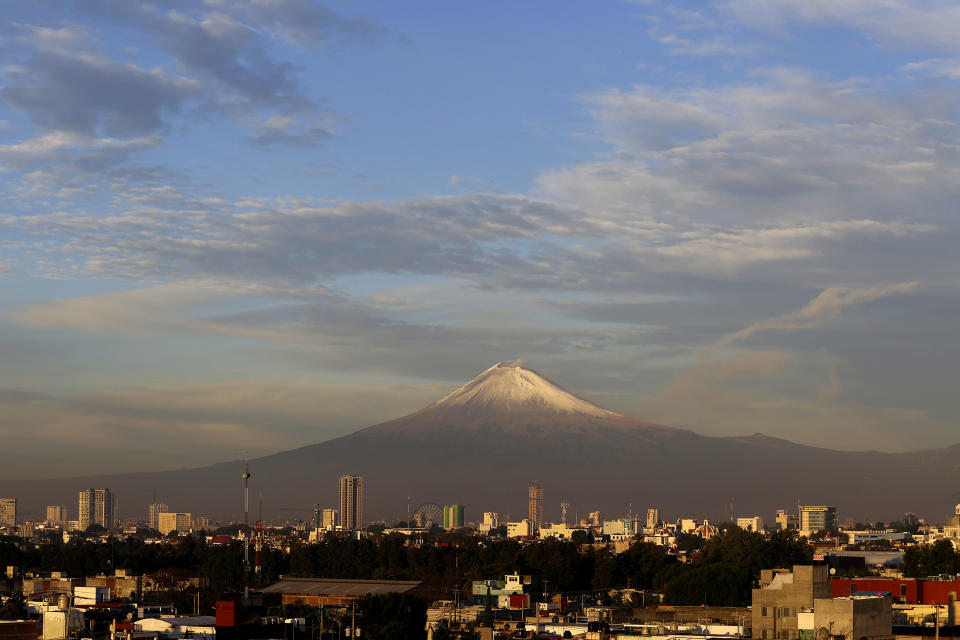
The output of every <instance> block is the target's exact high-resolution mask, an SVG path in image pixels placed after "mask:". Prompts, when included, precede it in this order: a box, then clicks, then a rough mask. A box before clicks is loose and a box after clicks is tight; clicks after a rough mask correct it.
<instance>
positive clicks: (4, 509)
mask: <svg viewBox="0 0 960 640" xmlns="http://www.w3.org/2000/svg"><path fill="white" fill-rule="evenodd" d="M16 524H17V499H16V498H0V527H14V526H16Z"/></svg>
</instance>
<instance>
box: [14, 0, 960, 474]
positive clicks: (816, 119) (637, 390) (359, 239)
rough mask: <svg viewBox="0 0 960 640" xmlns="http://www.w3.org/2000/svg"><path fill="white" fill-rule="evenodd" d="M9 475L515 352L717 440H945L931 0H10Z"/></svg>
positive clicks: (425, 379) (943, 260)
mask: <svg viewBox="0 0 960 640" xmlns="http://www.w3.org/2000/svg"><path fill="white" fill-rule="evenodd" d="M2 4H3V11H2V12H0V15H2V16H3V17H2V22H0V438H2V441H3V442H4V447H3V449H4V450H5V451H7V452H12V453H13V454H14V455H12V456H11V455H9V454H4V456H3V459H4V461H3V464H2V465H0V479H2V478H3V477H10V478H12V477H23V476H24V474H29V475H31V476H33V477H59V476H65V475H83V474H89V473H94V472H101V471H104V470H115V471H118V472H119V471H131V470H160V469H176V468H183V467H192V466H199V465H205V464H208V463H213V462H218V461H223V460H233V459H236V458H238V457H241V456H244V455H248V456H251V457H255V456H257V455H260V454H265V453H269V452H274V451H279V450H284V449H289V448H293V447H297V446H301V445H305V444H310V443H315V442H319V441H322V440H326V439H329V438H332V437H336V436H339V435H343V434H346V433H349V432H351V431H353V430H356V429H358V428H361V427H364V426H367V425H370V424H373V423H376V422H379V421H382V420H386V419H389V418H393V417H397V416H400V415H403V414H406V413H409V412H411V411H414V410H417V409H419V408H421V407H423V406H425V405H427V404H429V403H430V402H432V401H433V400H435V399H437V398H439V397H440V396H441V395H443V394H444V393H446V392H448V391H449V390H450V389H452V388H454V387H456V386H459V385H460V384H462V383H463V382H465V381H466V380H469V379H470V378H472V377H474V376H475V375H477V374H479V373H480V372H482V371H483V370H485V369H486V368H487V367H489V366H491V365H492V364H494V363H496V362H497V361H500V360H511V359H518V358H522V359H524V360H526V362H527V363H528V364H529V365H530V366H531V367H532V368H533V369H535V370H537V371H539V372H541V373H542V374H544V375H546V376H547V377H549V378H550V379H552V380H554V381H556V382H558V383H560V384H561V385H563V386H564V387H565V388H567V389H569V390H571V391H573V392H575V393H577V394H578V395H580V396H582V397H584V398H586V399H587V400H589V401H591V402H594V403H595V404H598V405H601V406H603V407H605V408H609V409H612V410H615V411H619V412H621V413H624V414H627V415H630V416H634V417H637V418H640V419H643V420H648V421H654V422H659V423H661V424H665V425H670V426H675V427H682V428H688V429H692V430H694V431H697V432H699V433H702V434H705V435H712V436H734V435H744V434H751V433H757V432H759V433H764V434H767V435H771V436H776V437H781V438H787V439H790V440H793V441H795V442H800V443H805V444H811V445H816V446H822V447H830V448H836V449H847V450H867V449H875V450H881V451H903V450H916V449H924V448H939V447H943V446H947V445H950V444H954V443H957V442H960V434H958V433H957V429H956V415H957V413H958V409H960V400H958V398H957V394H956V391H955V384H956V382H955V381H956V379H957V374H958V364H957V363H958V362H960V341H958V340H957V327H958V326H960V323H958V312H960V295H958V294H960V290H958V286H960V285H958V283H960V281H958V277H957V276H958V275H960V264H958V258H957V256H958V255H960V252H958V251H957V250H956V249H955V247H956V245H957V244H958V240H960V225H958V221H957V214H958V204H957V203H958V202H960V170H958V151H960V130H958V116H960V112H958V99H960V84H958V82H960V39H958V38H957V37H956V34H957V33H958V32H960V6H957V5H956V3H953V2H941V1H938V0H922V1H916V2H912V1H909V0H886V1H884V2H876V1H874V0H869V1H868V0H830V1H820V0H765V1H761V0H717V1H715V2H667V1H658V0H648V1H641V0H638V1H635V2H615V1H610V2H604V1H600V0H598V1H596V2H574V1H572V0H562V1H559V2H554V1H551V2H541V1H533V2H522V3H517V2H499V1H489V2H474V3H462V2H460V3H451V2H432V1H424V2H416V3H398V2H374V1H369V2H368V1H363V0H354V1H342V2H332V3H326V4H320V3H314V2H310V1H309V0H236V1H230V0H206V1H204V2H200V1H193V0H191V1H189V2H188V1H184V2H179V1H177V0H165V1H164V2H160V3H156V4H148V3H137V2H130V1H129V0H116V1H113V2H111V1H108V0H104V1H97V2H94V1H89V0H88V1H83V0H77V1H75V2H68V1H59V2H43V1H38V2H29V3H25V2H14V1H8V2H4V3H2Z"/></svg>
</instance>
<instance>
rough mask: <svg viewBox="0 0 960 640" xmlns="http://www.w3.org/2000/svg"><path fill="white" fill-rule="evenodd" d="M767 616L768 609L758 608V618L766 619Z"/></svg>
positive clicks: (768, 613)
mask: <svg viewBox="0 0 960 640" xmlns="http://www.w3.org/2000/svg"><path fill="white" fill-rule="evenodd" d="M769 615H770V609H769V608H768V607H761V608H760V616H761V617H763V618H766V617H767V616H769Z"/></svg>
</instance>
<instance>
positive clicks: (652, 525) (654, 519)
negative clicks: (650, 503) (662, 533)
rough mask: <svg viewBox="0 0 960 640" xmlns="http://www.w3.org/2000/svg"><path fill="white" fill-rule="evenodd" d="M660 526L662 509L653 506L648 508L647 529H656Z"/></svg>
mask: <svg viewBox="0 0 960 640" xmlns="http://www.w3.org/2000/svg"><path fill="white" fill-rule="evenodd" d="M659 526H660V509H657V508H656V507H651V508H650V509H647V524H646V528H647V529H656V528H657V527H659Z"/></svg>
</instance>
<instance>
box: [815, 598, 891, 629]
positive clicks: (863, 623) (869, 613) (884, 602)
mask: <svg viewBox="0 0 960 640" xmlns="http://www.w3.org/2000/svg"><path fill="white" fill-rule="evenodd" d="M813 620H814V621H813V626H814V637H815V638H816V636H817V633H818V632H819V634H820V635H823V634H824V632H823V631H820V630H821V629H824V630H826V633H828V634H829V637H833V638H841V637H842V638H847V639H849V640H861V639H862V638H868V639H872V638H892V637H893V636H892V633H893V607H892V602H891V599H890V595H889V594H885V595H882V596H878V595H873V596H848V597H846V598H824V599H817V600H816V602H814V606H813Z"/></svg>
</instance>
